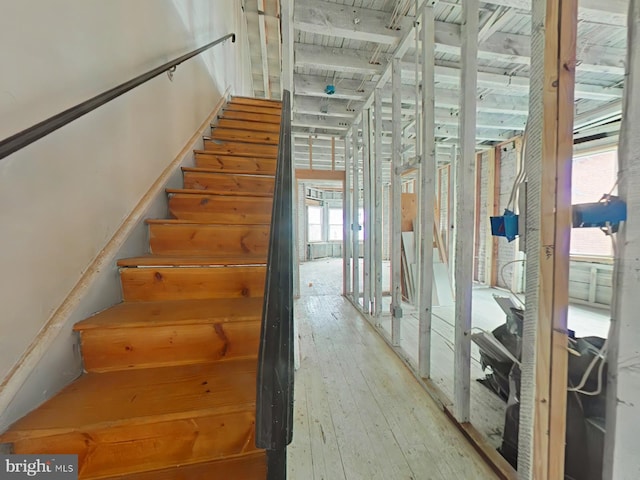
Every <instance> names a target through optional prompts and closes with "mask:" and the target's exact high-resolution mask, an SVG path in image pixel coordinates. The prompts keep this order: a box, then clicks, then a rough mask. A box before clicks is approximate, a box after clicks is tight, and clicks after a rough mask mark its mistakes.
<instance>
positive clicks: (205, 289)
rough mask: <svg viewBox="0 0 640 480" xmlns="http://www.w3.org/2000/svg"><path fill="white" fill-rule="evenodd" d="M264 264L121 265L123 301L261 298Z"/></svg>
mask: <svg viewBox="0 0 640 480" xmlns="http://www.w3.org/2000/svg"><path fill="white" fill-rule="evenodd" d="M265 272H266V267H264V266H256V267H173V268H172V267H168V268H153V267H150V268H122V269H120V280H121V283H122V292H123V298H124V300H125V301H131V302H139V301H153V300H183V299H184V300H187V299H194V300H195V299H206V298H241V297H261V296H263V295H264V282H265Z"/></svg>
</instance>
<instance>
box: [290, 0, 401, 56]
mask: <svg viewBox="0 0 640 480" xmlns="http://www.w3.org/2000/svg"><path fill="white" fill-rule="evenodd" d="M388 23H389V14H388V13H387V12H383V11H380V10H370V9H367V8H359V7H354V6H348V5H341V4H338V3H333V2H324V1H319V0H299V1H297V2H296V14H295V27H296V28H297V29H298V30H301V31H303V32H309V33H315V34H318V35H331V36H334V37H342V38H348V39H352V40H359V41H361V42H374V43H382V44H386V45H395V44H396V43H398V41H399V40H400V38H401V36H402V30H403V29H406V28H409V27H410V26H411V19H409V18H405V19H404V20H403V22H402V25H401V28H400V30H392V29H389V28H387V26H388Z"/></svg>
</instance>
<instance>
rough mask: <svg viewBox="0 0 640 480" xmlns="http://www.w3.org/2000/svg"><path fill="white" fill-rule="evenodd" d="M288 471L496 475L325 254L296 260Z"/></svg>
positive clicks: (305, 479) (424, 479)
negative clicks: (296, 354) (331, 269)
mask: <svg viewBox="0 0 640 480" xmlns="http://www.w3.org/2000/svg"><path fill="white" fill-rule="evenodd" d="M300 277H301V298H300V299H299V300H298V301H297V302H296V311H295V316H296V321H297V325H298V336H299V338H300V354H301V363H300V368H299V370H298V371H297V372H296V396H295V429H294V439H293V443H292V444H291V446H290V448H289V458H288V462H289V478H292V479H296V480H298V479H300V480H321V479H322V480H340V479H344V480H351V479H363V480H370V479H379V480H396V479H406V480H409V479H412V480H429V479H433V480H436V479H437V480H451V479H465V480H471V479H493V478H496V477H495V475H494V474H493V473H492V472H491V471H490V470H489V468H488V467H487V466H486V465H485V464H484V462H483V461H482V459H481V458H480V457H479V456H478V454H477V453H476V452H475V450H474V449H473V448H472V447H471V445H470V444H469V443H468V442H467V441H466V440H465V439H464V438H463V437H462V435H461V434H460V433H459V431H458V430H457V429H456V427H455V426H454V425H453V424H452V423H451V422H450V421H449V420H448V419H447V418H446V417H445V416H444V414H443V412H442V411H441V410H440V409H439V408H438V407H437V406H436V404H435V403H434V402H433V401H432V400H431V398H430V397H429V396H428V395H427V393H426V392H424V390H423V389H422V388H421V387H420V386H419V385H418V384H417V383H416V382H415V380H414V378H413V376H412V375H411V373H410V372H409V371H408V370H407V369H406V367H405V366H404V364H403V363H402V362H401V361H400V360H399V359H398V358H397V356H396V355H395V353H393V352H392V351H391V350H390V349H389V348H388V347H387V345H386V344H385V343H384V341H383V340H382V339H381V338H380V336H379V335H378V334H377V333H376V332H375V331H374V330H373V328H372V327H371V326H370V325H369V324H368V323H367V322H366V321H365V320H364V319H362V318H361V317H360V315H359V314H358V313H357V312H356V311H355V309H354V308H353V306H352V305H351V304H350V303H349V302H348V301H347V300H345V299H344V298H342V297H341V296H340V293H341V288H342V284H341V279H340V278H339V276H338V277H336V276H331V275H327V269H326V265H325V263H324V261H322V260H321V261H316V262H310V263H307V264H303V265H302V266H301V270H300Z"/></svg>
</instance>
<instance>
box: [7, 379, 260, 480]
mask: <svg viewBox="0 0 640 480" xmlns="http://www.w3.org/2000/svg"><path fill="white" fill-rule="evenodd" d="M212 395H215V391H214V390H213V389H212ZM132 401H133V400H132ZM159 401H160V399H159ZM254 418H255V416H254V413H253V412H237V413H230V414H226V415H212V416H200V417H196V418H190V419H181V420H173V421H164V422H158V423H145V424H142V425H127V426H118V427H112V428H105V429H101V430H96V431H86V432H71V433H68V434H62V435H55V436H51V437H43V438H36V439H31V440H23V441H18V442H15V443H14V452H15V453H17V454H29V453H42V452H47V453H48V454H77V455H78V466H79V471H80V478H82V479H83V480H89V479H92V480H93V479H97V478H105V477H110V476H114V475H121V474H126V473H136V472H143V471H147V470H153V469H160V468H165V467H170V466H174V465H185V464H193V463H197V462H203V461H208V460H215V459H218V458H223V457H225V456H229V455H237V454H241V453H247V452H251V451H256V448H255V445H254V428H255V427H254V425H255V421H254Z"/></svg>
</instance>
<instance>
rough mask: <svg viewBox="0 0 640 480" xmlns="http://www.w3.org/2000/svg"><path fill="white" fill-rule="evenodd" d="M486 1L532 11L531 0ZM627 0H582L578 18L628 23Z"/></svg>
mask: <svg viewBox="0 0 640 480" xmlns="http://www.w3.org/2000/svg"><path fill="white" fill-rule="evenodd" d="M484 3H488V4H493V5H501V6H504V7H510V8H517V9H519V10H522V11H525V12H530V11H531V0H486V1H485V2H484ZM627 5H628V1H627V0H607V1H602V0H581V1H580V8H579V10H578V20H583V21H587V22H593V23H601V24H605V25H617V26H625V25H626V16H627Z"/></svg>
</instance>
